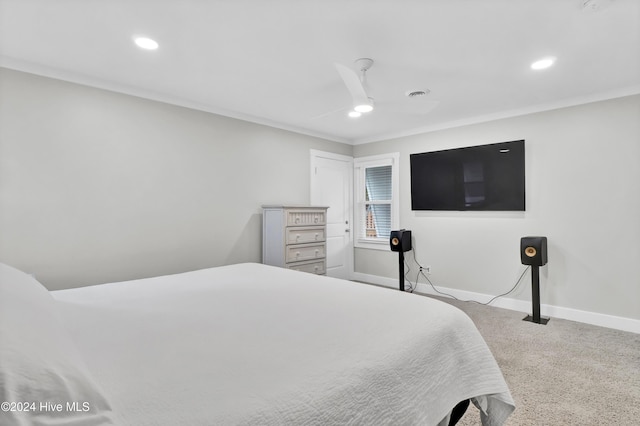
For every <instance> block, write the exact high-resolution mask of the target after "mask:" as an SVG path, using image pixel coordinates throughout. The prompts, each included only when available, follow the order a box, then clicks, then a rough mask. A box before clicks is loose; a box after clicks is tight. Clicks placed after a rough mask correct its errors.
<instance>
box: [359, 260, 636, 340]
mask: <svg viewBox="0 0 640 426" xmlns="http://www.w3.org/2000/svg"><path fill="white" fill-rule="evenodd" d="M352 279H353V280H355V281H362V282H365V283H371V284H376V285H380V286H384V287H390V288H397V287H398V280H397V279H394V278H388V277H381V276H378V275H369V274H363V273H361V272H354V273H353V275H352ZM438 290H440V291H442V292H443V293H447V294H450V295H451V296H453V297H455V298H456V299H460V300H476V301H478V302H482V303H486V302H488V301H489V300H491V298H492V297H493V296H491V295H488V294H482V293H474V292H470V291H465V290H457V289H455V288H445V287H438ZM415 292H416V293H420V294H427V295H431V296H441V297H447V296H445V295H442V294H439V293H437V292H436V291H434V290H433V288H431V286H429V285H427V284H422V283H419V284H418V287H417V288H416V291H415ZM491 306H495V307H498V308H504V309H509V310H512V311H521V312H523V313H529V314H530V313H531V302H529V301H525V300H517V299H510V298H506V297H501V298H499V299H496V300H494V301H493V302H491ZM540 314H541V315H542V316H546V317H552V318H562V319H566V320H570V321H577V322H582V323H585V324H591V325H597V326H600V327H607V328H613V329H616V330H622V331H629V332H631V333H638V334H640V320H637V319H633V318H625V317H617V316H613V315H606V314H600V313H597V312H588V311H581V310H578V309H573V308H565V307H562V306H553V305H545V304H541V305H540Z"/></svg>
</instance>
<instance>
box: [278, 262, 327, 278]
mask: <svg viewBox="0 0 640 426" xmlns="http://www.w3.org/2000/svg"><path fill="white" fill-rule="evenodd" d="M287 268H289V269H293V270H295V271H301V272H310V273H312V274H317V275H324V274H325V273H326V272H327V271H326V267H325V261H324V259H322V260H317V261H313V262H301V263H293V264H290V265H287Z"/></svg>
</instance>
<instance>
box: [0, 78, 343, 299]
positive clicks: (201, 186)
mask: <svg viewBox="0 0 640 426" xmlns="http://www.w3.org/2000/svg"><path fill="white" fill-rule="evenodd" d="M312 148H313V149H320V150H323V151H330V152H335V153H339V154H346V155H351V154H352V147H351V146H349V145H345V144H339V143H333V142H328V141H324V140H321V139H317V138H313V137H309V136H304V135H300V134H296V133H292V132H287V131H283V130H278V129H274V128H271V127H267V126H261V125H257V124H252V123H248V122H244V121H241V120H235V119H230V118H226V117H221V116H217V115H214V114H209V113H205V112H200V111H195V110H190V109H187V108H181V107H176V106H171V105H167V104H163V103H159V102H153V101H149V100H144V99H140V98H136V97H132V96H127V95H122V94H118V93H113V92H109V91H104V90H99V89H94V88H90V87H85V86H81V85H76V84H71V83H67V82H63V81H59V80H53V79H48V78H43V77H37V76H34V75H30V74H26V73H21V72H16V71H11V70H7V69H0V261H2V262H4V263H7V264H10V265H13V266H15V267H17V268H20V269H22V270H25V271H27V272H29V273H33V274H35V275H36V277H37V278H38V279H39V280H40V281H41V282H42V283H43V284H45V285H46V286H47V287H49V288H50V289H60V288H67V287H74V286H79V285H87V284H96V283H102V282H110V281H117V280H125V279H132V278H139V277H147V276H153V275H160V274H166V273H174V272H181V271H186V270H192V269H198V268H204V267H210V266H218V265H224V264H230V263H236V262H246V261H254V262H256V261H260V259H261V210H260V206H261V204H263V203H296V204H305V203H308V202H309V149H312Z"/></svg>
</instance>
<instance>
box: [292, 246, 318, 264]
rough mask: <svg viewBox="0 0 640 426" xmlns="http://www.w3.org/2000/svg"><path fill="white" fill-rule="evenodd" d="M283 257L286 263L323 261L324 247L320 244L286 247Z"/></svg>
mask: <svg viewBox="0 0 640 426" xmlns="http://www.w3.org/2000/svg"><path fill="white" fill-rule="evenodd" d="M285 257H286V262H287V263H291V262H299V261H303V260H313V259H323V258H324V257H325V245H324V243H322V244H298V245H293V246H287V248H286V255H285Z"/></svg>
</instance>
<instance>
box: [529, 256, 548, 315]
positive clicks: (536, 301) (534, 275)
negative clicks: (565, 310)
mask: <svg viewBox="0 0 640 426" xmlns="http://www.w3.org/2000/svg"><path fill="white" fill-rule="evenodd" d="M531 304H532V305H533V308H532V309H533V315H527V316H526V317H524V318H523V319H522V320H523V321H529V322H535V323H536V324H542V325H546V324H547V323H548V322H549V318H548V317H541V316H540V267H539V266H535V265H533V266H531Z"/></svg>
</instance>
